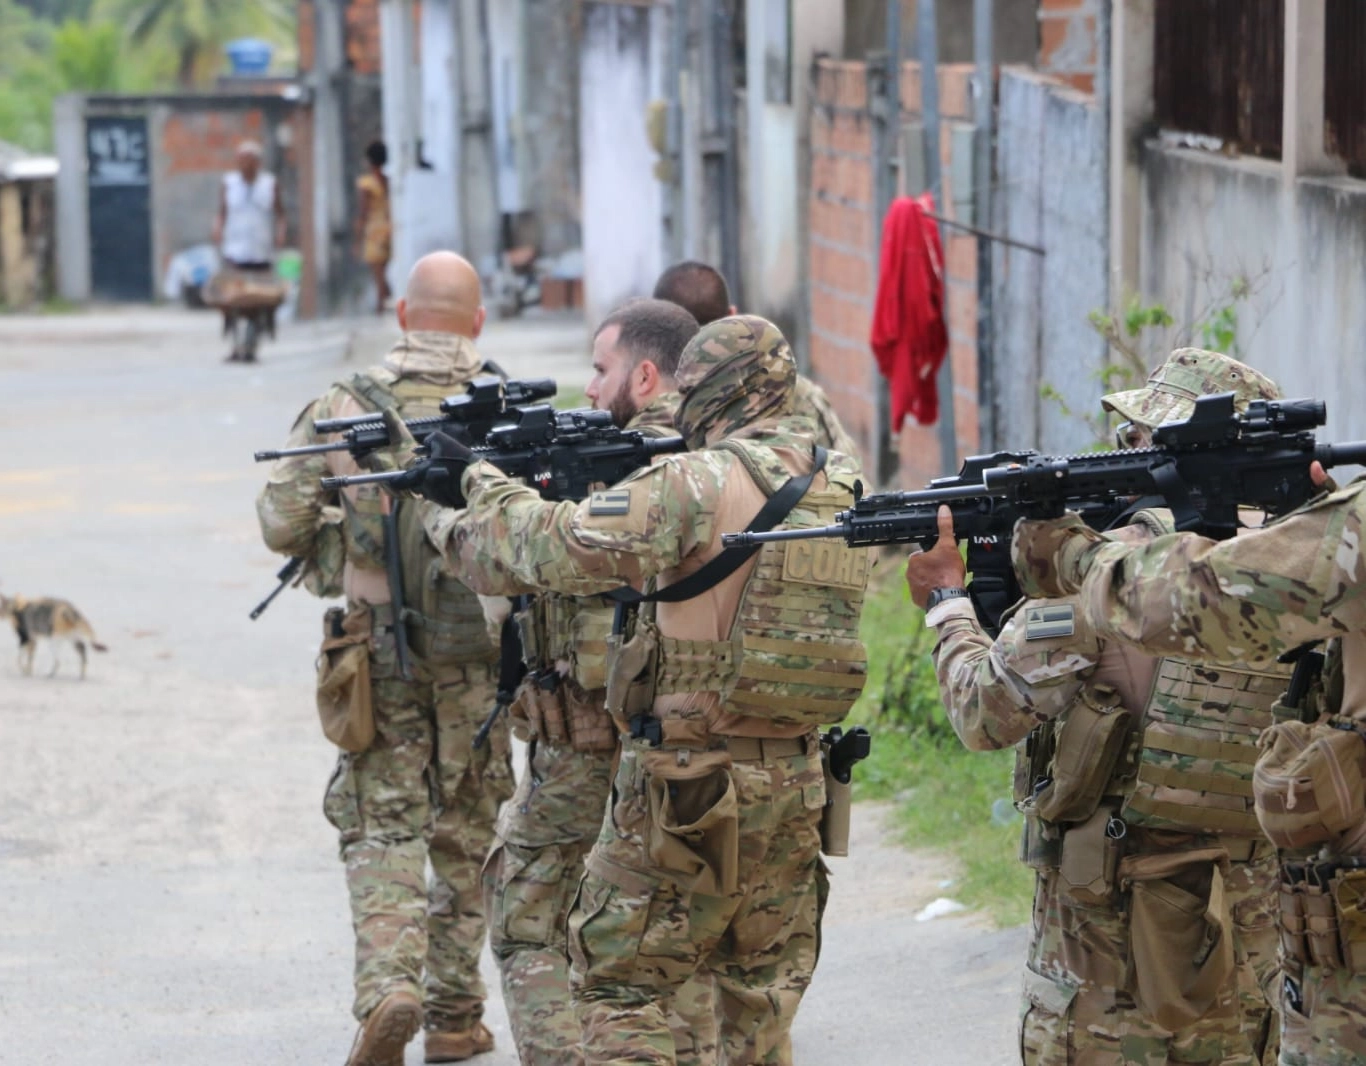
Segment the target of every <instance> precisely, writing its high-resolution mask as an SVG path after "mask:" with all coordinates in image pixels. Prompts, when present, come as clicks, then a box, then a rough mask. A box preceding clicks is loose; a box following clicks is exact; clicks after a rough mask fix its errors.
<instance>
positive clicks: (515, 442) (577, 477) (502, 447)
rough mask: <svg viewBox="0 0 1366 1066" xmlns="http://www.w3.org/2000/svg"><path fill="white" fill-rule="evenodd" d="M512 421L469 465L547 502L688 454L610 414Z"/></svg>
mask: <svg viewBox="0 0 1366 1066" xmlns="http://www.w3.org/2000/svg"><path fill="white" fill-rule="evenodd" d="M508 415H509V416H510V417H511V419H512V421H508V422H506V423H504V424H503V425H498V426H495V427H494V428H493V429H492V430H490V431H489V433H488V434H487V436H486V437H485V438H484V441H483V443H482V444H478V445H476V446H475V447H474V449H473V451H474V457H473V458H472V459H471V460H470V462H472V463H474V462H479V461H483V462H488V463H492V464H493V465H494V466H496V467H497V468H498V469H499V470H501V471H502V472H503V473H505V474H507V475H508V476H509V477H517V478H522V479H524V480H525V481H526V482H527V484H529V485H531V486H532V487H533V488H535V489H536V491H537V492H539V493H540V494H541V496H542V497H543V498H545V499H547V500H582V499H585V498H586V497H587V496H588V494H589V493H591V492H592V491H593V486H595V485H598V484H605V485H615V484H616V483H617V482H618V481H620V480H621V479H622V478H624V477H626V476H627V475H628V474H632V473H634V472H635V471H637V470H639V469H640V468H641V467H643V466H648V465H649V463H650V460H651V459H653V458H654V457H655V456H656V455H665V454H668V453H669V452H681V451H682V450H683V447H684V445H683V438H682V437H649V436H646V435H645V434H644V433H641V432H640V431H639V430H635V429H620V428H618V427H617V425H616V424H615V423H614V422H613V421H612V416H611V414H610V413H609V412H607V411H594V410H591V409H589V408H583V409H581V410H576V411H557V410H555V409H554V408H553V407H551V406H550V405H549V404H535V405H533V406H531V407H519V408H515V409H513V410H510V411H509V412H508ZM421 468H422V464H419V465H418V466H414V467H410V468H409V469H408V470H394V471H389V472H387V473H380V474H355V475H352V476H351V477H325V478H323V480H322V484H323V488H325V489H339V488H343V487H345V486H347V485H369V484H384V483H386V482H399V485H400V486H403V485H404V483H405V480H406V482H412V481H413V480H414V478H413V477H412V476H411V475H412V474H414V473H415V472H416V471H417V470H419V469H421Z"/></svg>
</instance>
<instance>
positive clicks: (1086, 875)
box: [1058, 807, 1126, 906]
mask: <svg viewBox="0 0 1366 1066" xmlns="http://www.w3.org/2000/svg"><path fill="white" fill-rule="evenodd" d="M1125 832H1126V830H1125V825H1124V823H1123V822H1121V821H1120V820H1119V819H1118V818H1116V817H1115V816H1114V813H1113V812H1112V811H1110V810H1107V809H1106V808H1104V807H1100V808H1097V809H1096V810H1095V811H1094V812H1093V813H1092V815H1091V817H1089V818H1088V819H1086V821H1084V822H1082V823H1081V824H1080V825H1074V826H1070V827H1069V828H1068V829H1067V830H1066V831H1065V832H1064V833H1063V835H1062V844H1061V845H1060V850H1059V854H1058V878H1059V881H1060V882H1061V884H1062V886H1063V887H1064V888H1065V889H1066V890H1067V892H1068V894H1069V895H1070V896H1071V897H1072V898H1073V899H1075V900H1077V902H1079V903H1082V904H1087V905H1090V906H1099V905H1101V904H1107V903H1109V902H1110V901H1111V900H1112V899H1113V898H1114V894H1115V877H1116V873H1117V871H1118V869H1119V862H1120V858H1121V856H1122V854H1123V850H1124V836H1125Z"/></svg>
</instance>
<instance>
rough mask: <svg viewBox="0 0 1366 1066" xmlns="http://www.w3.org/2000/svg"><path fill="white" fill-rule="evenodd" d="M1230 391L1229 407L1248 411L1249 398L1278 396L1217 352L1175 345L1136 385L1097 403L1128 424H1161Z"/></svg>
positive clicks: (1265, 381)
mask: <svg viewBox="0 0 1366 1066" xmlns="http://www.w3.org/2000/svg"><path fill="white" fill-rule="evenodd" d="M1221 392H1231V393H1233V405H1234V407H1235V408H1236V409H1237V410H1239V411H1243V410H1246V409H1247V405H1248V404H1250V403H1252V401H1254V400H1279V399H1280V398H1281V390H1280V388H1279V387H1278V386H1277V385H1276V383H1275V382H1274V381H1272V380H1271V379H1270V378H1269V377H1267V376H1266V375H1265V374H1262V373H1260V372H1258V371H1256V370H1253V369H1252V367H1250V366H1248V365H1247V364H1245V363H1240V362H1238V360H1237V359H1233V358H1231V357H1229V356H1227V355H1224V354H1222V353H1220V352H1209V351H1205V350H1204V349H1202V348H1178V349H1176V351H1174V352H1172V354H1171V356H1170V357H1169V358H1168V359H1167V361H1166V362H1165V363H1163V364H1162V365H1161V366H1159V367H1158V368H1157V369H1156V370H1154V371H1153V372H1152V373H1151V374H1150V375H1149V376H1148V383H1147V384H1146V385H1144V386H1143V388H1141V389H1129V390H1127V391H1126V392H1112V393H1110V394H1109V395H1108V396H1102V397H1101V400H1100V403H1101V406H1102V407H1104V408H1105V410H1107V411H1114V412H1115V413H1116V414H1118V415H1119V416H1120V418H1122V419H1125V420H1126V421H1129V422H1135V423H1137V424H1138V425H1141V426H1160V425H1161V424H1162V423H1163V422H1182V421H1184V420H1185V419H1187V418H1189V417H1190V416H1191V412H1193V411H1194V410H1195V401H1196V400H1197V399H1199V398H1200V397H1201V396H1212V395H1216V394H1218V393H1221Z"/></svg>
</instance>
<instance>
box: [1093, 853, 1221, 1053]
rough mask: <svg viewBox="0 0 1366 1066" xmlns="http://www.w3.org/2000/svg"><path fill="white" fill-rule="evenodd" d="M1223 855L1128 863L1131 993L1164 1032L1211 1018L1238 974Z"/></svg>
mask: <svg viewBox="0 0 1366 1066" xmlns="http://www.w3.org/2000/svg"><path fill="white" fill-rule="evenodd" d="M1227 870H1228V857H1227V854H1226V853H1225V852H1224V850H1223V849H1222V848H1219V847H1212V848H1202V849H1198V850H1194V851H1186V852H1164V853H1160V854H1156V855H1131V856H1126V857H1125V859H1124V861H1123V862H1122V863H1121V864H1120V870H1119V879H1120V884H1121V887H1123V888H1124V889H1127V890H1128V891H1129V958H1130V967H1131V971H1132V972H1131V974H1130V981H1129V983H1130V991H1131V992H1132V994H1133V997H1134V1001H1135V1002H1136V1003H1137V1004H1138V1006H1139V1007H1140V1008H1142V1010H1143V1011H1144V1012H1145V1013H1146V1014H1148V1015H1149V1016H1150V1017H1151V1018H1152V1019H1153V1020H1154V1021H1156V1022H1157V1024H1158V1025H1160V1026H1162V1027H1163V1028H1164V1029H1167V1030H1170V1031H1171V1032H1176V1031H1178V1030H1180V1029H1183V1028H1185V1027H1187V1026H1189V1025H1192V1024H1194V1023H1195V1022H1197V1021H1198V1020H1199V1019H1200V1018H1202V1017H1204V1016H1205V1014H1206V1013H1208V1011H1209V1009H1210V1008H1211V1007H1212V1006H1213V1005H1214V1003H1215V1001H1216V1000H1217V999H1218V998H1219V995H1220V993H1221V992H1222V991H1223V990H1224V988H1225V987H1226V986H1227V984H1228V980H1229V977H1230V976H1231V975H1232V973H1233V968H1234V958H1233V935H1232V917H1231V915H1230V912H1229V905H1228V901H1227V900H1226V898H1225V895H1224V878H1225V874H1226V873H1227Z"/></svg>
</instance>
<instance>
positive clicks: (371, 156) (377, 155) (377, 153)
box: [365, 141, 389, 167]
mask: <svg viewBox="0 0 1366 1066" xmlns="http://www.w3.org/2000/svg"><path fill="white" fill-rule="evenodd" d="M365 158H366V159H368V160H370V165H371V166H375V167H382V166H384V164H385V163H387V162H389V149H387V148H385V147H384V142H383V141H371V142H370V143H369V144H368V145H367V146H366V148H365Z"/></svg>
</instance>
